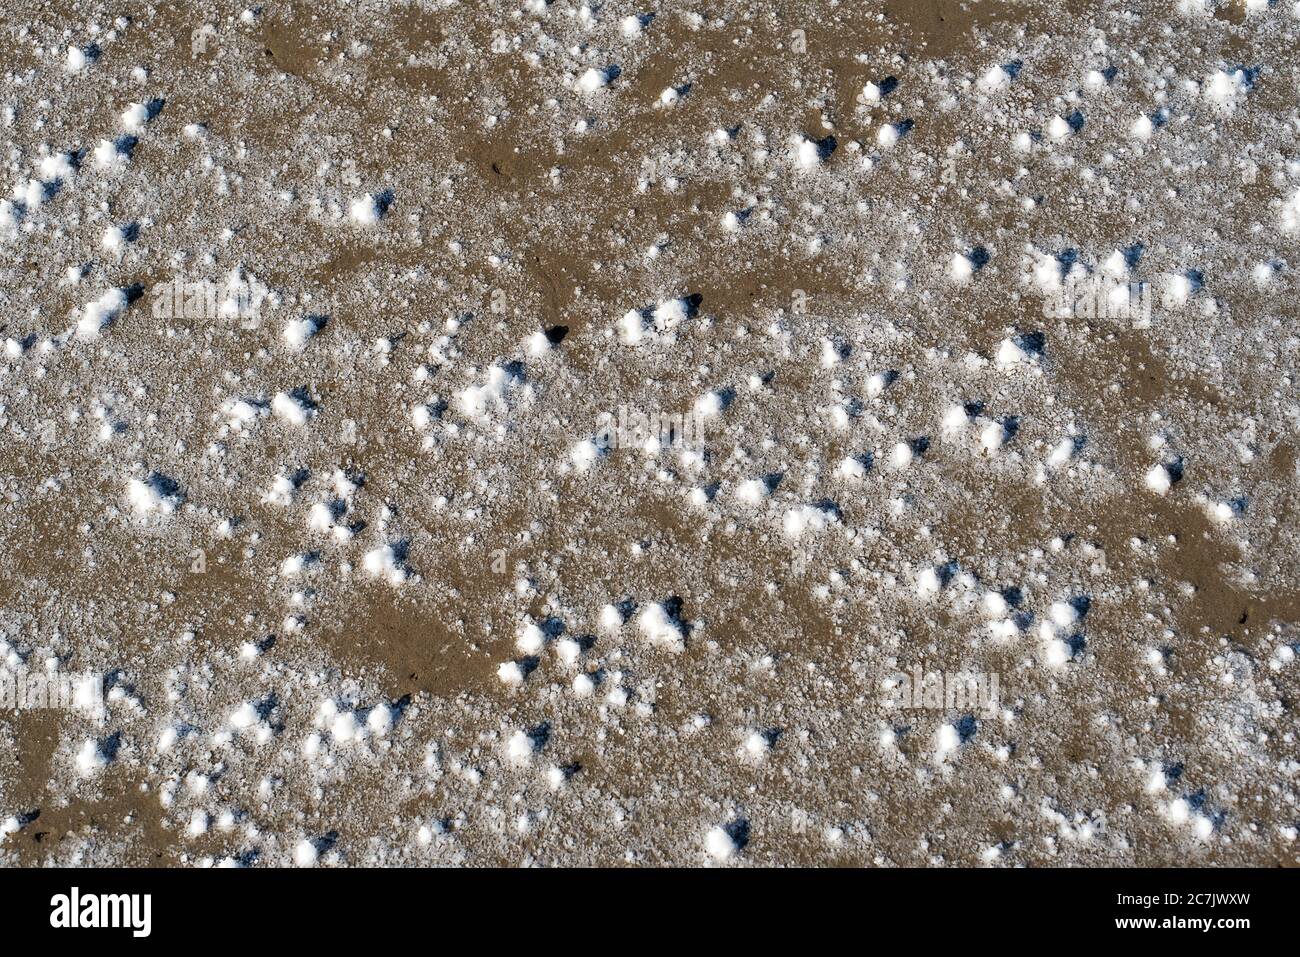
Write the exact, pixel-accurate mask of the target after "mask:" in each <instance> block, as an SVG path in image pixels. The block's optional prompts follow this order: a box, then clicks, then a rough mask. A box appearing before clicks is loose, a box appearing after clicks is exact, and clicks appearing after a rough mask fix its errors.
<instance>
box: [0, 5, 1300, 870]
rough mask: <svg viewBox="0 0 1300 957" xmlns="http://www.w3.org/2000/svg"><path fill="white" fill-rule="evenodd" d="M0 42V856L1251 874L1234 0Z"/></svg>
mask: <svg viewBox="0 0 1300 957" xmlns="http://www.w3.org/2000/svg"><path fill="white" fill-rule="evenodd" d="M3 6H4V13H5V16H4V17H3V18H0V54H2V58H0V64H2V66H3V79H2V82H0V151H2V154H3V164H4V170H3V180H4V181H3V182H0V191H3V194H4V195H5V197H6V198H5V199H4V201H3V202H0V277H3V285H2V287H0V344H2V345H3V350H2V351H0V559H2V565H0V567H2V568H3V571H2V572H0V602H2V603H3V605H2V608H0V633H2V634H3V636H4V637H3V641H2V642H0V655H3V658H4V662H3V666H4V669H5V673H6V675H7V678H6V680H7V681H9V682H10V684H9V687H10V689H11V690H12V691H13V693H12V695H11V700H10V702H9V705H8V706H7V707H6V708H5V709H4V710H0V745H3V746H2V747H0V862H3V863H6V864H36V863H46V862H57V863H85V864H91V863H95V864H108V863H130V864H139V863H166V864H212V863H222V864H244V863H253V864H272V865H283V864H299V865H313V864H315V865H327V864H364V863H387V864H394V863H402V864H446V863H473V864H488V863H492V864H516V863H538V864H548V865H556V864H587V863H596V864H616V863H622V862H633V863H650V864H659V863H681V864H704V863H713V864H718V863H729V864H737V863H738V864H786V863H819V864H830V863H851V864H902V865H918V864H920V865H925V864H934V865H939V864H948V865H980V864H992V865H1020V864H1050V863H1056V864H1079V865H1089V864H1103V863H1119V864H1171V863H1198V864H1272V863H1279V862H1287V863H1293V864H1294V863H1297V860H1298V857H1297V855H1298V853H1300V852H1298V850H1297V844H1296V830H1297V827H1298V826H1300V808H1298V807H1297V787H1298V785H1300V781H1298V776H1300V763H1298V761H1297V750H1298V749H1297V741H1296V720H1295V713H1294V708H1295V706H1296V700H1297V695H1298V694H1300V685H1298V680H1297V679H1298V676H1300V665H1298V664H1297V663H1296V662H1295V660H1294V659H1295V648H1296V645H1297V642H1298V641H1300V636H1298V634H1297V624H1298V622H1300V571H1298V569H1297V553H1298V548H1297V536H1298V529H1297V523H1296V516H1297V511H1296V509H1297V505H1296V499H1297V493H1298V491H1300V472H1298V464H1297V463H1298V461H1300V460H1298V458H1297V455H1298V450H1300V446H1298V443H1297V426H1298V425H1300V402H1298V396H1297V389H1296V383H1295V379H1294V377H1295V371H1294V370H1295V364H1296V359H1297V355H1298V354H1300V340H1298V339H1297V335H1296V328H1295V323H1296V317H1297V308H1296V305H1295V302H1296V293H1297V289H1298V284H1300V278H1298V277H1297V272H1296V269H1297V267H1298V266H1300V248H1298V245H1300V53H1297V51H1298V50H1300V7H1298V6H1297V5H1296V4H1294V3H1293V2H1292V0H1281V2H1277V3H1272V4H1269V3H1266V2H1262V0H1250V2H1247V3H1245V4H1242V3H1240V2H1233V3H1221V4H1217V5H1216V4H1215V3H1213V2H1205V3H1197V2H1195V0H1149V2H1142V0H1132V2H1123V3H1119V2H1112V3H1075V4H1070V5H1069V6H1070V7H1071V9H1070V10H1069V11H1063V10H1062V9H1061V5H1060V4H1057V3H1047V2H1026V3H1018V4H1001V3H992V2H989V0H985V2H980V3H969V4H959V3H951V2H928V3H926V2H895V3H880V2H865V3H857V2H854V3H849V2H844V3H834V2H820V3H778V4H770V3H750V2H745V0H725V2H720V3H715V4H704V5H701V4H694V3H684V4H677V3H674V4H654V3H651V4H648V5H646V6H643V7H642V6H634V5H629V4H627V3H624V2H621V0H618V2H615V0H611V2H608V3H603V4H598V5H591V6H582V5H579V4H576V3H572V2H569V0H556V2H554V3H551V4H547V3H544V2H542V0H527V2H484V3H472V4H471V3H459V4H458V3H450V2H427V3H378V2H372V3H356V4H342V3H334V4H328V3H326V4H322V3H271V2H268V3H265V4H264V5H262V6H260V7H254V8H252V9H249V10H244V8H243V7H242V6H240V5H238V4H236V5H230V4H227V3H217V4H210V5H207V6H203V7H191V6H189V5H184V10H185V12H184V13H178V12H177V9H178V8H176V7H170V6H169V7H161V6H152V5H148V4H144V3H139V2H131V3H122V4H114V5H100V4H93V3H91V4H77V3H72V4H69V3H58V4H55V5H52V6H46V7H43V8H41V9H40V10H35V9H33V7H34V5H32V4H25V3H19V2H13V0H9V2H7V3H5V4H4V5H3ZM652 414H653V415H665V416H677V417H679V418H678V419H677V420H676V421H677V422H678V423H679V424H681V425H682V426H683V428H684V429H685V431H686V433H687V434H686V435H685V436H684V437H683V435H682V434H681V433H682V429H679V430H678V434H677V436H676V437H677V438H678V439H681V441H678V442H677V443H676V444H673V443H669V442H667V441H665V442H661V443H659V444H658V445H656V444H655V443H653V442H651V443H650V444H649V446H648V447H646V443H645V441H644V436H637V437H635V441H633V440H631V439H630V438H629V436H628V435H627V432H626V430H624V431H623V432H621V433H620V432H617V430H612V429H611V426H610V425H609V424H608V423H604V422H603V420H602V418H601V417H602V416H607V417H609V418H611V419H612V420H614V422H618V421H619V419H620V417H621V418H623V419H624V420H627V419H628V418H629V417H631V418H632V419H633V420H635V418H636V417H637V416H640V415H645V416H649V415H652ZM630 446H634V447H630ZM917 674H921V675H936V676H937V677H938V679H939V680H940V682H941V684H942V683H943V682H945V681H947V682H950V683H954V684H955V683H956V681H955V679H957V678H959V677H961V676H973V678H974V680H975V682H976V683H977V684H979V687H981V688H982V689H984V692H991V690H996V694H991V693H985V694H981V695H980V696H979V697H978V700H972V699H971V698H970V697H969V696H968V697H967V698H966V699H965V700H962V699H961V698H957V699H951V700H948V701H945V700H942V696H940V699H939V700H937V701H936V700H931V699H929V698H927V697H926V696H925V695H917V696H915V697H913V696H910V695H906V694H904V695H902V696H901V697H900V691H901V690H905V688H906V686H907V683H908V682H909V681H910V680H911V677H912V676H913V675H917ZM38 675H43V676H45V677H46V679H47V684H48V685H49V686H50V687H58V688H61V689H65V690H68V694H67V695H65V696H64V697H66V698H68V699H70V700H63V698H61V699H60V700H59V702H57V703H59V704H61V705H62V706H61V707H57V708H33V707H30V705H31V704H32V697H33V692H32V688H33V687H35V684H34V682H35V676H38ZM20 681H21V684H20V683H19V682H20ZM980 682H982V684H980ZM20 691H22V694H20V693H19V692H20ZM24 694H25V695H26V698H24V697H23V695H24ZM101 697H102V699H103V700H102V701H100V700H99V699H100V698H101ZM24 701H25V702H26V704H27V705H29V706H27V707H23V706H22V705H23V703H24ZM38 703H39V702H38Z"/></svg>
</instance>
